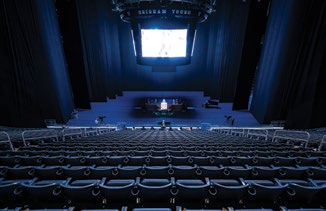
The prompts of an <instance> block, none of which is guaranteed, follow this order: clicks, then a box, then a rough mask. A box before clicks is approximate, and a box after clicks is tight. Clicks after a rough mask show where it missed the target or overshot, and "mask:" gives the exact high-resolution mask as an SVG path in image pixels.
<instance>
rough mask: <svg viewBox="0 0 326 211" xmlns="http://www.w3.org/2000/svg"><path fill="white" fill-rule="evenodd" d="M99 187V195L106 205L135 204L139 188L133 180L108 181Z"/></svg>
mask: <svg viewBox="0 0 326 211" xmlns="http://www.w3.org/2000/svg"><path fill="white" fill-rule="evenodd" d="M99 186H100V187H101V195H102V197H104V198H105V199H106V200H107V202H108V203H117V202H120V203H121V202H123V203H136V198H137V197H138V194H139V188H137V186H136V181H135V180H134V179H110V180H107V181H105V183H103V184H99Z"/></svg>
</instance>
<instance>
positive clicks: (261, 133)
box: [247, 129, 268, 140]
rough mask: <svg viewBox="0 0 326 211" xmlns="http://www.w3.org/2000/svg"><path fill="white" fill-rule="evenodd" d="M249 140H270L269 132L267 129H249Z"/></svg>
mask: <svg viewBox="0 0 326 211" xmlns="http://www.w3.org/2000/svg"><path fill="white" fill-rule="evenodd" d="M247 137H248V138H258V139H259V138H263V139H264V140H267V139H268V130H266V129H248V132H247Z"/></svg>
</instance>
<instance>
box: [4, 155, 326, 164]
mask: <svg viewBox="0 0 326 211" xmlns="http://www.w3.org/2000/svg"><path fill="white" fill-rule="evenodd" d="M17 164H18V165H27V166H28V165H42V164H44V165H97V166H103V165H110V166H115V165H126V166H127V165H130V166H142V165H149V166H166V165H169V164H172V165H195V164H196V165H202V166H212V165H213V166H216V165H239V166H241V165H257V166H269V165H276V166H295V165H301V166H322V165H325V164H326V157H311V158H305V157H238V156H227V157H218V156H182V157H177V156H20V155H18V156H0V165H2V166H15V165H17Z"/></svg>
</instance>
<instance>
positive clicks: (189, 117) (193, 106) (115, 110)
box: [66, 91, 262, 127]
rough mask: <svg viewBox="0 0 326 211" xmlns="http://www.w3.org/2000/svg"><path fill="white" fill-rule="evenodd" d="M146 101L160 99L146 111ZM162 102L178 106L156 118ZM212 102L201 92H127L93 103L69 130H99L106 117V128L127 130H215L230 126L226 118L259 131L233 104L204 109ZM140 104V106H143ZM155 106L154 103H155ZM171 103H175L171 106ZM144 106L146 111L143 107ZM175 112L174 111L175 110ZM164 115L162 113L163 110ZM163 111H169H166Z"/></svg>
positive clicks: (247, 115) (73, 121) (73, 119)
mask: <svg viewBox="0 0 326 211" xmlns="http://www.w3.org/2000/svg"><path fill="white" fill-rule="evenodd" d="M144 99H146V100H149V102H152V101H151V100H153V99H154V100H155V99H157V101H156V103H151V104H149V105H151V106H153V104H155V107H154V108H152V109H148V108H146V105H145V104H143V102H144ZM162 99H166V100H167V105H168V106H170V107H169V108H171V105H173V106H176V108H177V109H172V110H173V111H174V112H173V114H172V115H157V113H155V112H157V111H160V107H159V106H160V103H161V101H160V100H162ZM173 99H174V100H176V99H178V100H179V99H182V100H186V102H187V105H186V106H183V107H182V104H181V103H179V102H178V103H175V102H174V104H173ZM208 99H209V97H206V96H204V93H203V92H201V91H166V92H165V91H150V92H148V91H147V92H144V91H125V92H123V96H118V97H117V98H116V99H108V100H107V102H93V103H91V106H92V109H91V110H78V113H77V115H76V117H75V118H72V119H70V120H69V121H68V122H67V123H66V126H99V125H98V124H96V123H95V120H96V118H98V117H99V116H105V117H106V118H104V120H103V125H116V124H120V123H123V124H126V126H130V127H132V126H136V127H141V126H147V127H148V126H157V125H158V124H159V123H160V122H162V121H163V120H164V121H165V122H169V123H170V124H171V126H173V127H180V126H192V127H200V126H201V124H202V123H210V124H211V125H213V126H230V125H229V123H228V122H227V121H226V118H225V116H232V117H233V118H234V126H236V127H260V126H262V125H261V124H259V123H258V122H257V120H256V119H255V118H254V117H253V115H252V114H251V113H250V112H249V111H232V103H223V102H221V103H219V105H218V107H217V108H205V107H204V106H203V105H204V103H205V102H206V101H207V100H208ZM140 102H141V103H140ZM154 102H155V101H154ZM171 102H172V103H171ZM144 105H145V107H144ZM173 106H172V108H175V107H173ZM161 111H162V110H161ZM164 111H167V110H165V109H164Z"/></svg>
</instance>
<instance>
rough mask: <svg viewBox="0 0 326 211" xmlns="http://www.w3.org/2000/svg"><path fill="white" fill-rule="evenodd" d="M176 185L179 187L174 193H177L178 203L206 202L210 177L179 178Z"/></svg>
mask: <svg viewBox="0 0 326 211" xmlns="http://www.w3.org/2000/svg"><path fill="white" fill-rule="evenodd" d="M175 185H176V188H177V189H176V190H175V191H172V193H173V195H175V198H176V203H185V202H192V203H204V202H205V199H206V198H207V196H208V187H209V185H210V184H209V180H208V179H205V180H200V179H177V180H176V182H175Z"/></svg>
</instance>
